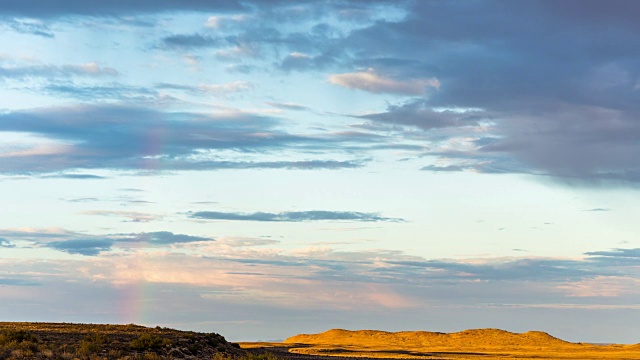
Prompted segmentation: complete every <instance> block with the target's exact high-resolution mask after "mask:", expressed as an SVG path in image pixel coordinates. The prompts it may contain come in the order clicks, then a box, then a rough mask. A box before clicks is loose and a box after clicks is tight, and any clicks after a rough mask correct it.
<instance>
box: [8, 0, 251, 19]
mask: <svg viewBox="0 0 640 360" xmlns="http://www.w3.org/2000/svg"><path fill="white" fill-rule="evenodd" d="M244 9H245V7H244V6H243V5H242V4H241V2H239V1H233V0H231V1H223V2H214V3H208V2H202V1H199V0H185V1H178V0H157V1H142V2H130V1H120V0H118V1H109V2H103V1H93V0H90V1H47V2H41V1H39V0H25V1H21V2H7V3H5V4H3V6H2V13H3V14H7V15H17V16H27V17H38V18H39V17H42V18H49V17H60V16H68V15H72V16H73V15H81V16H103V17H109V16H114V15H131V14H144V13H159V12H167V11H202V12H209V11H214V12H217V11H223V12H226V11H241V10H244Z"/></svg>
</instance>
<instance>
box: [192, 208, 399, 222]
mask: <svg viewBox="0 0 640 360" xmlns="http://www.w3.org/2000/svg"><path fill="white" fill-rule="evenodd" d="M189 217H191V218H195V219H207V220H235V221H264V222H301V221H363V222H377V221H393V222H399V221H403V220H402V219H398V218H388V217H383V216H380V215H379V214H376V213H363V212H355V211H321V210H311V211H285V212H280V213H268V212H254V213H234V212H218V211H197V212H193V213H189Z"/></svg>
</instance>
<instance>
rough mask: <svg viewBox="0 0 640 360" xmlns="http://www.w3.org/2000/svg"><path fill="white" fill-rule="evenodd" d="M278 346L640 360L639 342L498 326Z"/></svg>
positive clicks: (358, 334) (364, 333)
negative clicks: (572, 338) (578, 338)
mask: <svg viewBox="0 0 640 360" xmlns="http://www.w3.org/2000/svg"><path fill="white" fill-rule="evenodd" d="M242 346H243V347H245V346H246V347H249V346H251V345H249V344H242ZM269 346H275V345H269ZM279 346H281V347H285V348H286V349H287V351H289V352H290V353H295V354H300V355H301V354H305V355H314V356H338V357H358V358H395V359H397V358H404V359H476V358H477V359H480V358H482V359H484V360H489V359H507V358H509V359H511V358H513V359H581V360H585V359H640V352H639V350H640V344H639V345H615V344H614V345H606V346H603V345H594V344H585V343H571V342H567V341H564V340H561V339H558V338H556V337H553V336H551V335H549V334H547V333H544V332H540V331H529V332H525V333H512V332H509V331H504V330H499V329H474V330H464V331H460V332H455V333H441V332H428V331H401V332H386V331H377V330H357V331H350V330H344V329H332V330H329V331H325V332H323V333H319V334H300V335H296V336H292V337H290V338H288V339H286V340H285V341H284V342H283V343H281V344H280V345H279Z"/></svg>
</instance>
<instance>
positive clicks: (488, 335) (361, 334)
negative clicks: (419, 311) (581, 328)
mask: <svg viewBox="0 0 640 360" xmlns="http://www.w3.org/2000/svg"><path fill="white" fill-rule="evenodd" d="M284 343H301V344H312V345H334V346H336V345H337V346H357V347H365V348H372V347H379V346H381V345H383V346H384V347H390V346H399V347H402V348H423V347H451V346H455V347H458V348H467V347H471V348H478V347H523V346H538V347H540V346H542V347H557V346H570V345H575V346H578V345H577V344H572V343H569V342H567V341H564V340H560V339H558V338H555V337H553V336H551V335H549V334H547V333H544V332H540V331H529V332H526V333H522V334H516V333H512V332H508V331H504V330H499V329H475V330H465V331H461V332H457V333H450V334H447V333H441V332H428V331H402V332H386V331H377V330H358V331H349V330H343V329H332V330H329V331H325V332H323V333H320V334H300V335H296V336H293V337H290V338H288V339H286V340H285V341H284Z"/></svg>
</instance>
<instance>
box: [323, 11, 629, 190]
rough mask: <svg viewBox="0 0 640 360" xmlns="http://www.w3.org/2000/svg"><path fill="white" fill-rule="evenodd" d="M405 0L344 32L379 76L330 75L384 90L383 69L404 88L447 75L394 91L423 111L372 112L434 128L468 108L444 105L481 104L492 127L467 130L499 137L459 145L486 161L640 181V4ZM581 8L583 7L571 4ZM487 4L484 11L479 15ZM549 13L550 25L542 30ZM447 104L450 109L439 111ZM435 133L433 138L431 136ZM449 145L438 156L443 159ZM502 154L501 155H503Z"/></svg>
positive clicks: (582, 180)
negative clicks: (381, 17) (396, 13)
mask: <svg viewBox="0 0 640 360" xmlns="http://www.w3.org/2000/svg"><path fill="white" fill-rule="evenodd" d="M407 5H408V6H406V7H404V9H405V10H406V13H407V16H406V17H405V18H403V19H400V20H399V21H378V22H375V23H374V24H371V25H370V26H367V27H365V28H361V29H355V30H354V31H352V32H350V33H349V34H348V35H347V36H346V38H345V39H344V40H343V46H344V47H345V48H347V49H349V51H350V53H351V54H354V55H353V58H352V63H353V64H357V66H360V67H364V68H375V69H376V72H375V74H374V73H369V72H356V73H347V74H343V75H346V76H345V77H343V78H333V82H336V83H338V84H340V85H341V86H348V87H350V88H358V89H365V90H367V89H371V91H378V92H382V89H384V87H385V82H384V81H382V80H379V79H378V78H381V75H379V74H388V75H387V76H388V77H389V78H388V79H392V81H391V82H390V84H393V85H394V86H395V85H397V86H401V85H402V86H406V84H411V81H412V80H413V79H438V81H439V82H440V83H441V84H442V85H441V86H440V87H439V89H438V91H430V92H428V94H424V93H420V92H419V90H420V89H419V87H417V86H409V87H408V88H403V87H400V88H399V89H402V90H399V91H398V90H395V92H398V93H403V94H409V95H416V96H420V97H421V99H420V100H419V102H421V103H422V104H423V105H422V106H424V109H423V110H421V111H414V112H413V113H411V112H409V113H406V112H403V111H402V110H405V111H408V110H411V109H407V108H404V107H405V106H404V105H395V106H394V107H390V108H389V109H388V111H387V112H385V113H380V114H374V115H378V116H374V118H375V117H377V119H376V120H377V121H385V122H389V123H399V124H407V125H408V124H414V125H415V126H418V127H420V128H422V129H424V130H431V129H434V128H442V127H443V126H452V125H455V126H457V125H456V119H455V118H460V117H463V116H462V115H460V114H453V113H449V116H448V118H443V117H444V115H445V114H446V111H447V109H478V110H477V111H478V112H479V113H476V114H468V115H479V116H482V117H483V119H484V121H486V122H487V123H490V124H491V126H488V127H486V128H484V131H483V132H482V134H481V133H480V132H476V133H468V134H467V135H469V136H472V137H475V138H477V139H480V138H481V137H486V136H490V137H492V138H494V142H493V143H492V144H487V145H485V146H480V147H479V148H477V149H472V150H471V151H469V150H470V149H466V148H463V149H461V150H462V151H464V152H465V155H466V156H468V157H469V158H471V159H473V160H474V162H476V163H478V164H485V166H492V167H494V168H499V169H500V171H501V172H507V173H509V172H511V173H530V174H538V175H544V176H545V178H546V179H548V178H549V177H551V178H552V179H554V180H557V181H562V182H564V183H568V184H572V185H573V184H575V185H594V184H602V185H608V186H619V185H621V184H626V185H630V184H633V183H638V182H639V181H640V160H638V159H637V158H636V157H633V156H630V154H634V153H638V151H640V145H638V141H637V139H638V137H639V136H640V122H638V121H637V119H638V114H639V113H640V111H639V110H640V109H639V108H638V106H637V104H638V91H637V88H636V85H637V83H638V80H637V74H636V70H635V69H636V67H637V66H636V63H637V62H638V61H639V60H638V59H640V51H638V50H637V49H630V48H629V47H628V46H627V45H626V44H628V43H629V42H630V41H633V39H634V38H635V34H636V31H637V30H638V26H637V24H633V23H632V22H631V20H630V19H629V16H628V13H629V11H633V10H638V5H636V4H629V3H627V2H624V1H621V2H615V3H612V4H608V6H606V7H605V6H603V5H602V4H599V3H598V2H591V1H589V2H586V3H585V2H580V1H566V2H562V3H561V4H560V3H557V2H552V1H544V2H540V3H527V4H508V5H507V6H503V4H502V3H500V2H497V1H485V2H479V3H473V4H461V3H457V2H437V1H436V2H413V3H408V4H407ZM573 7H576V8H577V7H579V8H580V10H579V11H571V10H569V9H570V8H573ZM478 13H482V14H487V15H486V16H483V17H482V18H481V19H479V18H477V17H474V15H473V14H478ZM617 17H619V18H620V21H617V20H615V19H616V18H617ZM540 19H544V23H545V29H546V30H545V31H540ZM576 29H578V30H576ZM594 38H597V39H598V40H597V41H592V39H594ZM523 44H527V46H523ZM548 54H554V56H549V55H548ZM559 58H562V59H563V61H557V59H559ZM389 87H390V90H388V91H390V92H394V87H393V86H392V85H389ZM422 90H423V89H422ZM403 108H404V109H403ZM441 109H445V113H443V114H440V115H437V114H435V113H432V112H431V111H435V110H438V111H440V110H441ZM440 112H442V111H440ZM458 121H459V120H458ZM434 125H435V126H434ZM440 135H441V136H443V137H444V136H446V135H447V134H440ZM459 135H460V134H459V133H458V134H451V135H449V136H451V137H452V138H455V137H457V136H459ZM439 140H441V139H439ZM432 141H433V140H432V139H430V138H428V139H427V140H426V143H427V145H430V144H431V142H432ZM454 149H455V147H454ZM448 154H450V153H446V154H445V153H440V154H438V153H436V154H433V155H434V156H436V157H441V158H443V159H444V158H446V157H447V155H448ZM496 158H499V159H501V160H500V163H499V164H496V163H495V161H496ZM496 165H497V166H496ZM477 170H479V171H480V170H481V167H478V168H477Z"/></svg>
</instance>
